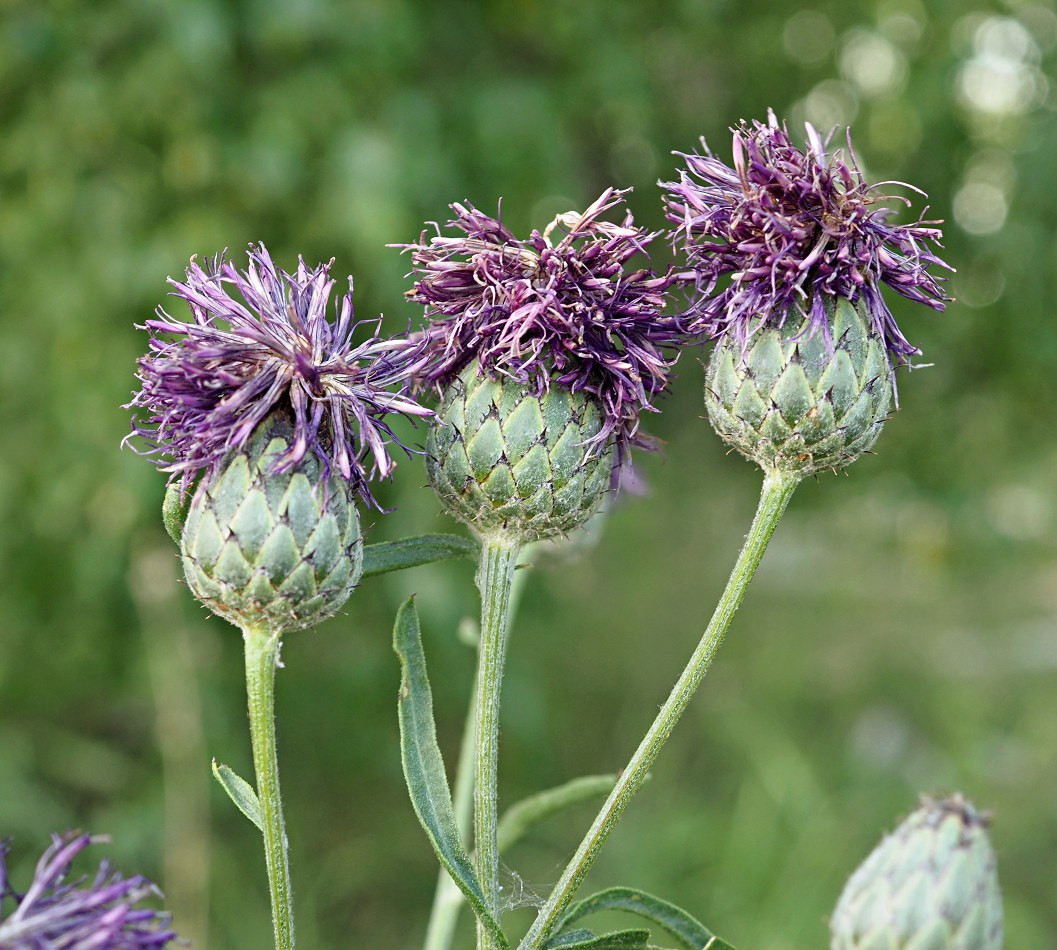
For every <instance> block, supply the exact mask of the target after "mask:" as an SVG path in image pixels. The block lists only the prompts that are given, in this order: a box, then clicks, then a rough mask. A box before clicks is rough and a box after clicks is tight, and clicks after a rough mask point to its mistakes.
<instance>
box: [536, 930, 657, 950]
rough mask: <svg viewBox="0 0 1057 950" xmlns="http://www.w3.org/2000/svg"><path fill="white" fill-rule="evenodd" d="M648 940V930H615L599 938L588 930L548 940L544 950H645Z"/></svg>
mask: <svg viewBox="0 0 1057 950" xmlns="http://www.w3.org/2000/svg"><path fill="white" fill-rule="evenodd" d="M570 938H572V939H570ZM649 940H650V932H649V931H648V930H615V931H613V933H609V934H602V936H601V937H596V936H595V935H594V934H593V933H591V931H590V930H573V931H570V932H569V933H567V934H563V935H561V936H559V937H555V938H553V939H552V940H549V941H548V942H547V943H546V944H544V950H647V948H648V947H649Z"/></svg>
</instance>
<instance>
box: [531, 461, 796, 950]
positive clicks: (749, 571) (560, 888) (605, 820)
mask: <svg viewBox="0 0 1057 950" xmlns="http://www.w3.org/2000/svg"><path fill="white" fill-rule="evenodd" d="M798 483H799V478H798V477H796V476H793V475H785V474H782V473H780V472H777V471H772V472H769V473H767V475H766V477H765V478H764V482H763V491H762V492H761V494H760V503H759V507H758V508H757V509H756V516H755V518H754V519H753V522H752V527H751V528H750V529H749V533H748V535H747V536H746V538H745V544H744V545H743V546H742V549H741V553H740V554H739V555H738V560H737V562H736V563H735V565H734V570H733V571H732V572H731V575H730V580H728V581H727V586H726V588H725V589H724V591H723V594H722V596H721V597H720V599H719V603H718V604H717V606H716V610H715V613H714V614H713V615H712V619H711V621H709V624H708V627H707V629H706V630H705V633H704V636H702V638H701V642H700V643H698V645H697V648H696V649H695V650H694V652H693V655H692V656H691V657H690V661H689V662H688V663H687V665H686V667H685V669H684V670H683V672H682V674H681V675H680V677H679V679H678V680H677V682H676V684H675V686H674V687H673V688H672V691H671V694H670V695H669V696H668V699H667V700H666V701H665V703H664V705H663V706H662V707H661V710H660V712H659V713H658V714H657V718H656V719H654V721H653V724H652V725H651V726H650V728H649V731H648V732H647V733H646V735H645V737H644V738H643V740H642V742H641V743H640V744H639V747H638V748H637V749H636V750H635V754H634V755H632V757H631V760H630V761H629V762H628V764H627V766H625V768H624V771H623V772H622V773H621V775H620V779H619V781H618V782H617V784H616V786H615V787H614V788H613V791H612V792H611V793H610V795H609V798H607V799H606V802H605V804H604V805H603V806H602V810H601V811H600V812H599V813H598V815H597V817H596V818H595V820H594V823H593V824H592V825H591V828H590V830H589V831H588V832H587V835H586V836H585V837H584V839H583V841H581V842H580V846H579V847H578V848H577V849H576V854H575V855H573V858H572V860H571V861H570V862H569V864H568V865H567V866H566V868H565V870H564V871H563V872H562V876H561V878H560V880H559V881H558V883H557V885H555V887H554V890H553V891H551V893H550V895H549V896H548V898H547V900H546V901H545V902H544V904H543V906H542V907H541V908H540V910H539V913H538V915H537V916H536V919H535V921H533V924H532V926H531V927H530V928H529V931H528V933H527V934H525V937H524V939H523V940H522V941H521V944H520V945H519V948H518V950H537V948H539V947H541V946H542V945H543V944H544V942H545V941H546V940H547V938H548V937H549V936H550V935H551V933H552V931H553V930H554V927H555V926H556V925H557V923H558V921H559V919H560V917H561V914H562V912H563V911H564V910H565V908H566V907H567V906H568V904H569V901H570V900H571V899H572V896H573V894H574V893H576V889H577V888H578V887H579V886H580V884H581V883H583V880H584V878H585V877H586V876H587V872H588V870H589V869H590V868H591V865H592V864H593V863H594V861H595V858H596V857H598V853H599V851H600V850H601V848H602V845H603V844H605V841H606V839H607V838H608V837H609V833H610V832H611V831H612V830H613V826H614V825H615V824H616V823H617V820H618V819H619V818H620V815H621V813H622V812H623V811H624V808H625V807H626V806H627V804H628V802H629V801H630V800H631V797H632V795H634V794H635V792H636V791H637V790H638V788H639V786H640V785H641V784H642V782H643V779H645V777H646V773H647V772H648V771H649V768H650V766H651V765H652V764H653V760H654V759H655V758H656V756H657V753H658V752H659V751H660V750H661V747H662V746H663V745H664V743H665V742H666V741H667V739H668V736H670V735H671V733H672V729H673V728H675V724H676V723H677V722H678V721H679V717H680V716H682V714H683V711H684V710H685V709H686V706H687V704H688V703H689V702H690V699H691V697H692V696H693V695H694V692H695V691H696V690H697V687H698V686H699V685H700V683H701V680H702V679H703V678H704V675H705V673H706V672H707V671H708V668H709V666H710V665H711V663H712V658H713V657H714V656H715V654H716V650H717V649H718V647H719V644H720V643H721V642H722V640H723V635H724V634H725V633H726V632H727V628H728V627H729V626H730V622H731V620H732V619H733V617H734V614H735V613H736V612H737V609H738V606H739V605H740V604H741V600H742V597H743V596H744V594H745V590H746V588H747V587H748V586H749V581H751V580H752V576H753V574H755V573H756V568H757V567H758V566H759V563H760V559H761V558H762V557H763V552H764V551H765V550H766V549H767V544H768V542H769V541H770V540H771V535H772V534H774V529H775V527H776V526H777V525H778V522H779V521H780V520H781V517H782V515H783V513H784V512H785V508H786V505H787V504H788V503H789V499H790V497H791V496H792V494H793V491H794V490H795V488H796V486H797V484H798Z"/></svg>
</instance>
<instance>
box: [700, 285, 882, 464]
mask: <svg viewBox="0 0 1057 950" xmlns="http://www.w3.org/2000/svg"><path fill="white" fill-rule="evenodd" d="M825 304H826V307H827V309H828V310H829V321H828V326H827V330H828V332H825V331H823V330H821V329H817V330H815V331H814V332H812V331H811V327H810V325H809V321H807V320H806V319H804V320H800V321H790V322H787V323H786V324H785V326H783V327H780V328H779V327H772V326H765V327H764V328H763V329H760V330H758V331H757V332H756V333H755V334H754V335H753V336H752V337H751V338H750V340H749V342H748V344H747V345H746V347H745V349H744V351H743V350H742V347H741V345H740V343H739V342H738V340H737V338H736V337H735V336H733V335H731V336H726V337H723V338H721V339H720V341H719V342H718V343H717V344H716V348H715V351H714V352H713V354H712V358H711V361H710V362H709V366H708V371H707V374H706V377H705V405H706V406H707V408H708V416H709V419H710V420H711V422H712V426H713V428H714V429H715V430H716V432H717V433H719V435H720V437H721V438H722V439H723V440H724V441H725V442H726V443H727V444H728V445H730V446H732V447H733V448H735V449H737V450H738V451H739V452H741V454H742V455H744V456H745V457H746V458H748V459H751V460H752V461H754V462H756V463H757V464H758V465H759V466H760V467H761V468H763V469H764V470H765V471H768V470H771V469H778V470H779V471H782V472H785V473H789V474H795V475H799V476H801V477H803V476H807V475H813V474H815V473H817V472H821V471H824V470H826V469H839V468H843V467H844V466H846V465H849V464H851V463H852V462H854V461H855V459H857V458H858V457H859V456H860V455H862V453H863V452H865V451H867V450H868V449H869V448H870V447H871V446H872V445H873V444H874V442H875V441H876V440H877V437H878V435H879V434H880V432H881V428H882V426H883V425H884V422H885V419H887V417H888V414H889V412H890V411H891V406H892V394H893V387H892V367H891V364H890V363H889V360H888V355H887V352H886V350H885V344H884V341H883V339H882V338H881V336H880V335H879V334H878V333H877V332H876V330H874V329H873V328H872V327H871V326H870V324H869V322H868V321H867V319H866V315H865V314H864V313H863V312H862V310H863V307H862V305H861V304H860V305H858V306H855V305H853V304H852V303H851V302H850V301H848V300H846V299H844V298H827V300H826V301H825Z"/></svg>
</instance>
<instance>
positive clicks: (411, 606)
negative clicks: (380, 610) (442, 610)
mask: <svg viewBox="0 0 1057 950" xmlns="http://www.w3.org/2000/svg"><path fill="white" fill-rule="evenodd" d="M393 649H394V650H395V651H396V655H397V656H398V657H399V658H400V669H401V677H400V699H399V704H398V712H399V716H400V758H401V760H402V762H403V766H404V779H405V780H406V782H407V790H408V792H409V793H410V794H411V804H412V805H413V806H414V809H415V814H416V815H418V820H419V821H420V822H421V823H422V827H423V828H424V829H425V831H426V835H427V836H428V837H429V840H430V843H431V844H432V845H433V850H434V851H435V852H436V853H437V857H438V858H439V859H440V863H441V864H442V865H444V868H445V870H446V871H447V872H448V874H450V875H451V878H452V880H453V881H454V882H455V883H456V884H457V885H458V887H459V890H461V891H462V892H463V894H465V895H466V900H467V901H468V902H469V904H470V906H471V907H472V908H473V911H474V913H475V914H477V916H478V917H479V918H480V919H481V921H482V922H483V923H484V924H485V926H486V927H488V929H489V930H491V931H492V933H493V934H494V935H495V938H496V940H497V941H498V943H499V946H500V947H502V948H503V950H507V948H509V946H510V943H509V941H508V940H507V939H506V935H505V934H504V933H503V931H502V929H501V928H500V926H499V922H498V921H497V920H496V919H495V917H494V916H493V915H492V914H491V912H490V911H489V909H488V906H487V905H486V904H485V899H484V891H483V890H482V889H481V883H480V881H478V879H477V875H476V874H475V873H474V869H473V864H472V863H471V861H470V858H469V855H467V853H466V850H465V848H463V846H462V843H461V841H460V840H459V828H458V825H457V824H456V821H455V811H454V808H453V807H452V803H451V791H450V790H449V789H448V779H447V776H446V774H445V772H444V760H443V759H442V758H441V754H440V746H439V745H438V744H437V728H436V725H435V723H434V721H433V693H432V691H431V689H430V686H429V678H428V677H427V675H426V657H425V654H424V653H423V652H422V633H421V631H420V629H419V624H418V612H417V611H416V610H415V598H414V597H412V598H411V599H410V600H408V601H407V602H406V603H405V604H403V605H402V606H401V608H400V610H399V611H398V612H397V615H396V624H395V625H394V627H393Z"/></svg>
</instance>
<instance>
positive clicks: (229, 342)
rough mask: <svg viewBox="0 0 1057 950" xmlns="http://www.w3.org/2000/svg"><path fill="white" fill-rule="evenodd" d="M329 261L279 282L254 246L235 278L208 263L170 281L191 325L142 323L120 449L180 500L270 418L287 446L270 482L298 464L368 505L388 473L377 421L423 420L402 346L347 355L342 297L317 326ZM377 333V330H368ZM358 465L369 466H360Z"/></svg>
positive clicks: (366, 346) (347, 305)
mask: <svg viewBox="0 0 1057 950" xmlns="http://www.w3.org/2000/svg"><path fill="white" fill-rule="evenodd" d="M333 263H334V262H333V261H331V262H330V263H328V264H320V265H318V266H317V267H316V268H315V269H314V270H310V269H309V268H308V267H307V266H306V265H305V262H304V261H303V260H299V261H298V266H297V270H296V272H295V273H293V274H288V273H286V272H285V271H283V270H280V269H279V268H278V267H276V265H275V264H274V263H273V261H272V259H271V256H270V255H269V254H268V251H267V249H266V248H265V247H264V245H263V244H261V245H258V246H257V247H251V248H250V250H249V267H248V268H247V269H246V270H244V271H239V270H237V269H236V268H235V266H234V265H233V264H231V262H230V261H227V260H225V259H224V257H223V255H220V256H218V257H216V258H214V259H213V260H211V261H209V262H207V264H206V266H205V267H202V266H200V265H199V264H198V263H197V262H196V261H195V260H193V259H192V261H191V264H190V266H189V267H188V268H187V275H186V279H185V280H183V281H177V280H172V279H171V278H170V283H171V284H172V286H173V288H174V289H173V296H175V297H179V298H180V299H182V300H184V301H185V302H186V303H187V304H188V306H189V308H190V311H191V318H192V319H191V320H190V321H185V320H180V319H176V318H174V317H172V316H170V315H169V314H168V313H167V312H166V311H165V310H164V309H161V308H159V309H158V312H157V318H156V319H154V320H148V321H147V323H146V326H145V329H146V330H148V332H149V333H150V352H149V353H148V354H147V355H146V356H145V357H143V358H142V359H140V361H139V373H138V376H139V379H140V381H141V383H142V389H141V390H140V391H139V392H138V393H136V394H135V396H134V398H133V400H132V401H131V402H130V403H129V404H128V405H127V406H126V408H131V409H136V410H142V412H141V413H140V414H139V415H137V417H136V418H134V420H133V431H132V433H131V434H130V436H129V437H127V438H131V437H132V436H140V437H141V439H142V442H143V444H144V445H145V446H146V447H145V448H144V449H141V451H142V452H143V454H145V455H148V456H152V457H153V458H154V460H155V461H156V463H157V464H158V466H159V467H160V468H161V470H162V471H165V472H169V473H170V481H177V482H179V485H180V487H181V490H186V489H187V488H188V486H190V484H191V483H192V482H193V481H194V479H195V477H196V476H197V475H198V474H199V473H200V472H201V473H204V474H205V477H206V480H207V481H209V480H211V479H212V478H213V477H214V476H215V475H216V474H217V472H218V470H219V467H220V463H221V460H222V459H223V458H224V457H225V456H226V455H227V454H228V453H229V452H230V451H232V450H233V449H237V448H240V447H242V446H243V445H245V444H246V443H247V441H248V440H249V438H250V436H251V435H252V434H253V432H254V431H255V430H256V429H257V427H258V426H259V425H260V424H261V423H262V422H263V421H264V420H265V419H266V418H268V417H269V416H270V415H271V414H272V413H274V412H276V411H280V412H283V413H285V414H286V415H288V416H289V418H290V420H291V422H292V424H293V427H294V438H293V439H292V440H291V442H290V445H289V448H288V449H287V450H286V451H285V452H284V453H283V454H282V455H281V456H280V457H279V458H277V459H276V460H275V463H274V471H275V473H276V474H281V473H284V472H287V471H290V470H291V469H293V468H294V467H295V466H297V465H298V464H299V463H300V462H301V460H302V459H304V457H305V456H306V455H314V456H316V457H317V458H318V459H319V460H320V462H321V463H322V475H323V477H324V479H325V478H327V477H329V476H330V475H331V474H332V473H333V474H340V475H341V476H342V477H344V478H345V479H346V480H347V481H349V482H350V483H351V484H352V486H353V488H354V489H355V490H356V491H357V492H358V493H359V494H360V495H361V496H362V497H363V498H364V499H365V500H366V501H368V502H371V503H373V499H372V497H371V494H370V490H369V488H368V486H367V481H368V478H369V476H370V475H382V476H385V475H388V474H389V473H390V472H391V471H392V470H393V468H394V464H395V463H394V462H393V460H392V458H391V457H390V455H389V453H388V451H387V447H386V441H387V440H393V441H395V438H394V436H393V434H392V432H391V430H390V428H389V426H388V424H387V423H386V421H385V417H386V415H387V414H388V413H391V412H398V413H402V414H404V415H408V416H426V415H429V414H430V413H429V410H427V409H424V408H423V407H421V406H419V405H418V404H417V403H416V402H415V401H414V400H413V399H412V398H410V397H409V396H408V395H407V394H406V391H407V388H408V386H409V384H410V382H409V381H410V379H411V376H412V374H413V372H414V370H415V366H416V355H415V354H416V352H417V351H416V349H415V347H414V346H413V345H412V344H411V343H410V342H409V341H407V340H401V339H391V340H385V339H382V338H380V337H379V336H377V334H375V335H372V336H371V337H370V339H368V340H367V341H366V342H364V343H358V344H357V343H354V342H353V334H354V331H355V330H356V328H357V327H358V326H359V325H360V324H358V323H356V322H355V321H354V319H353V308H352V280H351V278H350V280H349V292H348V293H347V294H345V295H344V296H343V297H342V298H341V300H340V302H336V303H335V319H334V321H333V322H332V321H330V320H328V319H327V306H328V302H329V300H330V292H331V289H332V288H333V286H334V281H333V280H332V279H331V277H330V268H331V266H332V265H333ZM376 329H377V327H376ZM367 456H370V457H371V460H372V461H371V462H370V463H368V461H367Z"/></svg>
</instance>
